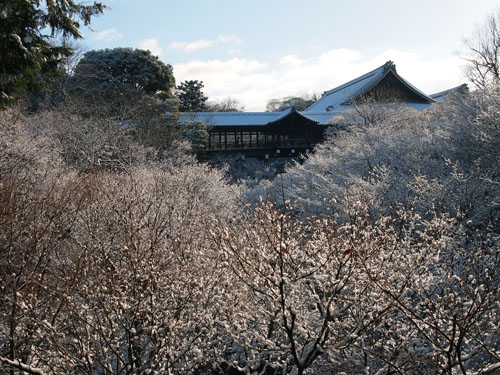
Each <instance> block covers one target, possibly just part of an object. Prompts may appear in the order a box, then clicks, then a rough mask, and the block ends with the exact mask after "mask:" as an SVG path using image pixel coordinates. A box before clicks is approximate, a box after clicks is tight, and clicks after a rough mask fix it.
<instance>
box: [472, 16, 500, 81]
mask: <svg viewBox="0 0 500 375" xmlns="http://www.w3.org/2000/svg"><path fill="white" fill-rule="evenodd" d="M464 44H465V47H466V48H467V50H468V53H467V54H466V56H464V59H465V60H466V61H467V62H468V65H467V66H466V67H465V74H466V76H467V78H468V79H469V80H470V81H471V82H472V83H473V84H474V85H475V86H477V87H479V88H485V87H487V86H490V85H498V84H499V83H500V9H496V10H495V11H493V12H491V13H490V14H489V15H488V16H487V18H486V22H485V23H484V24H483V25H482V26H480V27H478V28H477V29H476V30H475V32H474V33H473V34H472V36H471V37H469V38H466V39H464Z"/></svg>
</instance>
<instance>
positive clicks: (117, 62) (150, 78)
mask: <svg viewBox="0 0 500 375" xmlns="http://www.w3.org/2000/svg"><path fill="white" fill-rule="evenodd" d="M71 86H72V91H73V92H74V93H78V94H82V95H84V96H85V95H95V94H96V93H100V94H105V95H106V96H107V97H108V98H109V97H115V96H123V95H124V93H126V92H127V91H130V90H138V91H140V92H142V93H144V94H149V95H157V96H159V97H161V98H163V99H165V98H170V97H172V93H171V91H172V89H173V88H174V87H175V78H174V74H173V69H172V66H171V65H170V64H165V63H163V62H162V61H161V60H160V59H159V58H158V57H157V56H153V55H152V54H151V52H150V51H146V50H141V49H135V50H133V49H131V48H114V49H104V50H98V51H95V50H94V51H89V52H87V53H86V54H85V55H84V56H83V58H82V59H81V60H80V62H79V63H78V65H77V66H76V68H75V74H74V78H73V82H72V84H71Z"/></svg>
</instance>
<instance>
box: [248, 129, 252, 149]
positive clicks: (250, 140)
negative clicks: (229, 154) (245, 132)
mask: <svg viewBox="0 0 500 375" xmlns="http://www.w3.org/2000/svg"><path fill="white" fill-rule="evenodd" d="M249 134H250V136H249V137H250V138H249V142H250V143H249V147H250V148H252V132H251V131H250V133H249Z"/></svg>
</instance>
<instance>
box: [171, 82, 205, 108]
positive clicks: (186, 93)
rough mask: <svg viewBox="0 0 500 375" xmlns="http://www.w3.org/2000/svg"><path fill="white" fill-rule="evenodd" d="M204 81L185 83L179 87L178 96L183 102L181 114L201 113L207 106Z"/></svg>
mask: <svg viewBox="0 0 500 375" xmlns="http://www.w3.org/2000/svg"><path fill="white" fill-rule="evenodd" d="M202 89H203V82H202V81H197V80H195V81H193V80H191V81H184V82H182V83H181V84H180V85H179V86H177V96H178V98H179V99H180V101H181V105H180V108H179V109H180V111H181V112H200V111H203V110H204V109H205V108H206V106H205V102H206V101H207V99H208V98H207V97H206V96H205V95H204V94H203V91H202Z"/></svg>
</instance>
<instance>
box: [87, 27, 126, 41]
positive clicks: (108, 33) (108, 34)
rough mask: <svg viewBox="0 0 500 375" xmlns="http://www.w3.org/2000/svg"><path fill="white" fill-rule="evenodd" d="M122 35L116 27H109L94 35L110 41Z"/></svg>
mask: <svg viewBox="0 0 500 375" xmlns="http://www.w3.org/2000/svg"><path fill="white" fill-rule="evenodd" d="M122 37H123V35H122V34H121V33H119V32H118V31H117V30H116V29H108V30H104V31H101V32H99V33H97V34H96V35H95V36H94V39H95V40H98V41H101V42H106V43H109V42H112V41H115V40H120V39H121V38H122Z"/></svg>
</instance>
